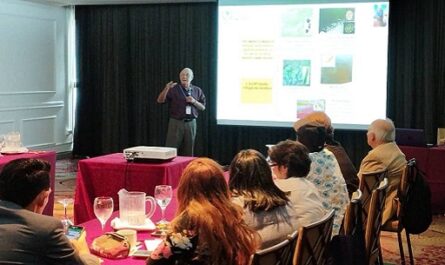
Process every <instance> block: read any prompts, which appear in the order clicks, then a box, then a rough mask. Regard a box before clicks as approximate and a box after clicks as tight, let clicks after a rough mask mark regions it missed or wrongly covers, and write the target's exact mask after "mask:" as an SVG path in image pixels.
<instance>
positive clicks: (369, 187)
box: [359, 169, 388, 227]
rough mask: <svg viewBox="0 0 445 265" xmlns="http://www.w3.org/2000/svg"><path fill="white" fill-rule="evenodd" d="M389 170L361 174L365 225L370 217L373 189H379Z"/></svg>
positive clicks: (360, 186) (360, 185)
mask: <svg viewBox="0 0 445 265" xmlns="http://www.w3.org/2000/svg"><path fill="white" fill-rule="evenodd" d="M387 173H388V171H387V170H386V169H381V170H377V171H373V172H366V173H363V174H362V175H361V178H360V184H359V189H360V190H361V191H362V193H363V194H362V215H363V216H362V219H363V227H366V220H367V219H368V211H369V203H370V201H371V194H372V191H373V190H375V189H377V187H378V186H379V185H380V182H381V181H382V180H383V179H384V178H385V177H386V175H387Z"/></svg>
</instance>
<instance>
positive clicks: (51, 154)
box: [0, 151, 56, 216]
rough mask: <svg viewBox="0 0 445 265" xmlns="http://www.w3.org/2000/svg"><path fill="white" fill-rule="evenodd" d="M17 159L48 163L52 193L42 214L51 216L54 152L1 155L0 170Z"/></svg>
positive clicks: (54, 172)
mask: <svg viewBox="0 0 445 265" xmlns="http://www.w3.org/2000/svg"><path fill="white" fill-rule="evenodd" d="M19 158H35V159H43V160H46V161H48V162H49V163H50V164H51V175H50V180H51V189H52V191H53V192H51V194H50V195H49V199H48V204H47V205H46V208H45V210H44V211H43V214H46V215H51V216H52V215H53V209H54V183H55V176H56V152H54V151H29V152H27V153H24V154H15V155H12V154H11V155H2V156H0V170H1V169H2V168H3V166H4V165H5V164H6V163H8V162H9V161H12V160H15V159H19Z"/></svg>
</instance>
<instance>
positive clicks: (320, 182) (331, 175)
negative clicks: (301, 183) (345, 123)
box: [297, 123, 349, 235]
mask: <svg viewBox="0 0 445 265" xmlns="http://www.w3.org/2000/svg"><path fill="white" fill-rule="evenodd" d="M297 137H298V141H300V142H301V143H302V144H304V145H305V146H306V147H307V148H308V149H309V152H310V153H309V157H310V158H311V161H312V163H311V170H310V171H309V174H308V175H307V177H306V178H307V179H308V180H310V181H311V182H312V183H314V184H315V186H316V187H317V188H318V190H319V191H320V195H321V198H322V200H323V207H324V208H325V209H326V210H328V211H329V210H331V209H334V210H335V216H334V225H333V229H332V235H337V234H338V232H339V230H340V227H341V224H342V222H343V217H344V213H345V211H346V207H347V205H348V203H349V195H348V190H347V188H346V182H345V179H344V178H343V175H342V174H341V170H340V166H339V165H338V162H337V159H335V156H334V154H333V153H332V152H331V151H329V150H328V149H326V148H324V144H325V139H326V131H325V128H324V127H323V126H320V125H317V124H311V123H309V124H307V125H304V126H302V127H300V128H299V129H298V131H297Z"/></svg>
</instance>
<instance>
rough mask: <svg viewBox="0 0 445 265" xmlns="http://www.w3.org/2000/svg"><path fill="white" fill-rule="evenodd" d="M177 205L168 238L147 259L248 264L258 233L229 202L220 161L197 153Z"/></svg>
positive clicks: (182, 182)
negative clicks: (197, 156)
mask: <svg viewBox="0 0 445 265" xmlns="http://www.w3.org/2000/svg"><path fill="white" fill-rule="evenodd" d="M177 198H178V209H177V212H176V217H175V218H174V219H173V221H172V223H171V227H170V231H169V233H168V234H167V237H166V238H165V239H164V241H163V242H162V243H161V244H160V245H159V246H158V247H157V248H156V250H155V251H153V253H152V254H151V255H150V257H149V259H148V260H147V264H212V265H217V264H228V265H230V264H233V265H244V264H248V263H249V260H250V256H251V255H252V254H253V253H254V252H255V251H256V250H257V247H258V245H259V236H258V234H257V233H256V232H255V231H254V230H252V229H250V228H249V227H248V226H247V225H246V224H245V222H244V221H243V212H242V209H241V208H240V207H239V206H237V205H235V204H234V203H232V202H231V197H230V192H229V188H228V186H227V183H226V181H225V179H224V175H223V171H222V168H221V166H220V165H219V164H218V163H217V162H215V161H214V160H212V159H209V158H198V159H196V160H194V161H192V162H191V163H190V164H189V165H188V166H187V167H186V168H185V170H184V172H183V174H182V176H181V179H180V182H179V186H178V191H177Z"/></svg>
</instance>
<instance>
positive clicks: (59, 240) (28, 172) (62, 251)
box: [0, 159, 99, 264]
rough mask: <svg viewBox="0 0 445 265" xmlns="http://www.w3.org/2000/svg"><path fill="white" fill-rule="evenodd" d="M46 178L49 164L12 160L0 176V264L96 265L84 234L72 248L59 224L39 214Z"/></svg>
mask: <svg viewBox="0 0 445 265" xmlns="http://www.w3.org/2000/svg"><path fill="white" fill-rule="evenodd" d="M49 175H50V165H49V163H48V162H46V161H43V160H37V159H16V160H13V161H11V162H9V163H8V164H6V165H5V166H4V168H3V171H2V172H1V173H0V238H1V240H0V264H99V259H97V258H96V257H94V256H92V255H91V254H89V249H88V245H87V243H86V241H85V233H84V234H83V235H82V236H81V238H80V239H79V240H74V241H72V243H73V244H71V243H70V241H69V240H68V238H67V237H66V236H65V234H64V230H63V226H62V223H61V222H60V220H57V219H56V218H54V217H51V216H46V215H42V214H41V213H42V212H43V209H44V208H45V206H46V204H47V203H48V196H49V194H50V193H51V188H50V177H49ZM73 246H75V247H76V249H77V250H75V249H74V248H73Z"/></svg>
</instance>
